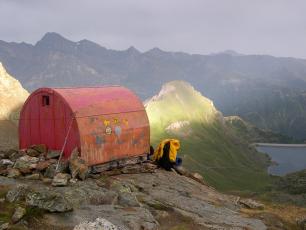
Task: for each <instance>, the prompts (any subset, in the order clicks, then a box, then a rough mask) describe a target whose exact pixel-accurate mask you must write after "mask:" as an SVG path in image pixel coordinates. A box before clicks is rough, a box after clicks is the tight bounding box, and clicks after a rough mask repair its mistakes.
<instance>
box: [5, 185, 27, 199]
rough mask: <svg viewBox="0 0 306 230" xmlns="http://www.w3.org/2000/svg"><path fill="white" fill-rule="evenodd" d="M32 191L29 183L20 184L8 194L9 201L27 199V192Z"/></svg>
mask: <svg viewBox="0 0 306 230" xmlns="http://www.w3.org/2000/svg"><path fill="white" fill-rule="evenodd" d="M29 191H30V188H29V186H28V185H23V184H19V185H17V186H16V187H15V188H13V189H12V190H10V191H8V192H7V194H6V200H7V201H9V202H11V203H12V202H16V201H22V200H24V199H25V196H26V194H27V193H28V192H29Z"/></svg>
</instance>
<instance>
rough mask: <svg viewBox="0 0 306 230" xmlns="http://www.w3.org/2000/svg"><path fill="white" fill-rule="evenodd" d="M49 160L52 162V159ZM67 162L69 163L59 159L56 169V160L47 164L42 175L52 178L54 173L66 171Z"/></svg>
mask: <svg viewBox="0 0 306 230" xmlns="http://www.w3.org/2000/svg"><path fill="white" fill-rule="evenodd" d="M49 161H51V162H53V161H54V160H53V159H51V160H49ZM68 164H69V163H68V162H67V161H60V162H59V165H58V169H57V170H56V166H57V161H56V162H55V163H52V164H50V165H49V166H48V168H47V169H46V171H45V174H44V176H45V177H48V178H53V177H54V176H55V175H56V173H67V172H68V171H69V170H68V169H69V168H68Z"/></svg>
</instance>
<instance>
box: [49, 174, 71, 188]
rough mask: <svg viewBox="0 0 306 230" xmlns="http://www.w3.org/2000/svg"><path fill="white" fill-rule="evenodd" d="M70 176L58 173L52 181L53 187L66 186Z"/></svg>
mask: <svg viewBox="0 0 306 230" xmlns="http://www.w3.org/2000/svg"><path fill="white" fill-rule="evenodd" d="M69 179H70V175H69V174H67V173H57V174H56V175H55V177H54V178H53V181H52V186H66V185H67V184H68V180H69Z"/></svg>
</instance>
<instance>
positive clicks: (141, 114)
mask: <svg viewBox="0 0 306 230" xmlns="http://www.w3.org/2000/svg"><path fill="white" fill-rule="evenodd" d="M44 96H48V105H47V106H46V105H44V102H43V97H44ZM69 126H71V130H70V132H69V134H68V133H67V132H68V130H69ZM19 127H20V128H19V135H20V147H21V148H27V147H29V146H30V145H32V144H40V143H43V144H46V145H47V146H48V148H50V149H58V150H60V149H61V148H62V147H63V144H64V140H65V137H66V135H68V138H67V143H66V146H65V149H64V157H65V158H69V156H70V154H71V151H72V150H73V149H74V148H75V147H78V148H79V150H80V151H81V156H82V157H83V158H84V159H85V160H86V161H87V162H88V163H89V164H90V165H96V164H101V163H104V162H108V161H111V160H117V159H121V158H126V157H131V156H138V155H142V154H144V153H148V152H149V148H150V139H149V138H150V127H149V121H148V117H147V114H146V111H145V109H144V106H143V104H142V102H141V101H140V100H139V98H138V97H137V96H136V95H135V94H134V93H133V92H131V91H130V90H128V89H126V88H124V87H119V86H110V87H91V88H54V89H50V88H42V89H38V90H37V91H35V92H33V93H32V94H31V95H30V97H29V98H28V100H27V101H26V103H25V105H24V106H23V109H22V111H21V116H20V126H19Z"/></svg>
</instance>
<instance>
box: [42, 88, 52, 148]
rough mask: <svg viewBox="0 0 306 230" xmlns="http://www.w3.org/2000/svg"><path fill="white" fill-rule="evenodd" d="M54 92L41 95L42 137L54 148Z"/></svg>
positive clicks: (43, 141)
mask: <svg viewBox="0 0 306 230" xmlns="http://www.w3.org/2000/svg"><path fill="white" fill-rule="evenodd" d="M53 99H54V98H53V94H51V93H47V92H46V93H45V92H43V93H41V95H40V100H39V103H40V106H39V108H40V111H39V116H40V119H39V121H40V123H39V125H40V126H39V127H40V139H41V143H44V144H46V145H47V146H48V147H49V148H53V147H54V145H55V140H54V103H53V101H54V100H53Z"/></svg>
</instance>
